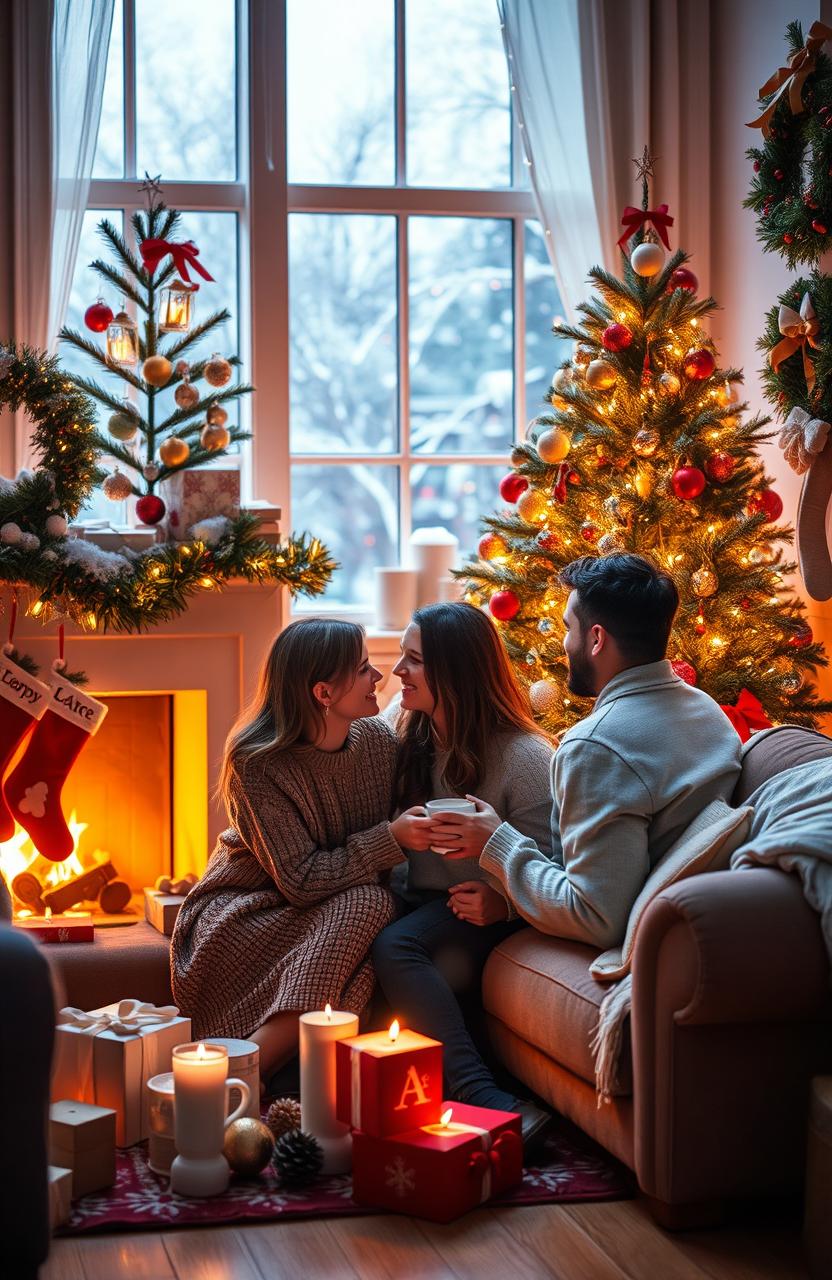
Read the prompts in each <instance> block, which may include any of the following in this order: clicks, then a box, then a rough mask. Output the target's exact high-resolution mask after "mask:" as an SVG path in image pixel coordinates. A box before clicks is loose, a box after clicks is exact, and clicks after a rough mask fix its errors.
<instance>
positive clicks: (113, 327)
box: [107, 311, 139, 365]
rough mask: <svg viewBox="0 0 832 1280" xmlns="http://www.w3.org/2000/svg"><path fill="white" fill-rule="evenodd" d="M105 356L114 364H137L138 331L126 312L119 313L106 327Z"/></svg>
mask: <svg viewBox="0 0 832 1280" xmlns="http://www.w3.org/2000/svg"><path fill="white" fill-rule="evenodd" d="M107 356H108V358H109V359H110V360H112V361H113V363H114V364H121V365H135V364H138V362H139V331H138V327H137V325H136V322H135V321H134V320H131V319H130V317H129V315H128V314H127V312H126V311H119V312H118V314H117V315H115V316H113V318H112V320H111V321H110V323H109V324H108V325H107Z"/></svg>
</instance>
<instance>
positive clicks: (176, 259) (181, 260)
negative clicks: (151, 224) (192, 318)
mask: <svg viewBox="0 0 832 1280" xmlns="http://www.w3.org/2000/svg"><path fill="white" fill-rule="evenodd" d="M139 253H140V254H141V255H142V262H143V263H144V266H145V270H146V271H149V272H150V274H151V275H153V272H154V271H155V270H156V268H157V267H158V265H159V263H160V262H161V261H162V259H163V258H166V257H167V255H168V254H170V256H171V257H172V258H173V265H174V266H175V268H176V270H177V272H178V273H179V275H180V276H181V277H182V279H183V280H184V281H185V283H186V284H191V283H192V281H191V277H190V276H189V275H188V267H189V266H191V267H193V269H194V271H198V272H199V274H200V275H201V276H202V278H203V280H210V281H213V279H214V277H213V276H211V275H209V274H208V272H207V271H206V270H205V268H204V267H203V265H202V263H201V262H200V261H199V249H197V247H196V245H195V244H194V242H193V240H184V241H183V242H182V243H181V244H175V243H174V242H173V241H172V240H160V239H158V238H156V237H152V238H151V239H150V240H142V242H141V244H140V245H139ZM193 287H194V288H195V289H198V288H199V285H198V284H194V285H193Z"/></svg>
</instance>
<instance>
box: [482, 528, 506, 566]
mask: <svg viewBox="0 0 832 1280" xmlns="http://www.w3.org/2000/svg"><path fill="white" fill-rule="evenodd" d="M477 550H478V552H479V554H480V557H481V558H482V559H483V560H507V559H508V555H509V549H508V545H507V544H506V543H505V542H504V541H503V539H502V538H501V537H500V535H499V534H498V533H486V534H484V535H483V537H481V538H480V541H479V546H478V548H477Z"/></svg>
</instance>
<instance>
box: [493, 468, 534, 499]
mask: <svg viewBox="0 0 832 1280" xmlns="http://www.w3.org/2000/svg"><path fill="white" fill-rule="evenodd" d="M528 487H529V482H528V480H527V479H526V477H525V476H519V475H518V474H517V472H516V471H510V472H509V474H508V475H507V476H503V478H502V480H501V481H500V497H501V498H503V500H504V501H505V502H516V501H517V499H518V498H519V497H520V494H521V493H525V492H526V490H527V489H528Z"/></svg>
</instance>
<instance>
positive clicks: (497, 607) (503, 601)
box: [488, 591, 520, 622]
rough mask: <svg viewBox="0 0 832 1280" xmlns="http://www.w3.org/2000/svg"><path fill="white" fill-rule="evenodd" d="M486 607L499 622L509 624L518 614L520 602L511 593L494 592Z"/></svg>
mask: <svg viewBox="0 0 832 1280" xmlns="http://www.w3.org/2000/svg"><path fill="white" fill-rule="evenodd" d="M488 607H489V609H490V610H491V613H492V615H493V616H494V617H495V618H497V620H498V621H499V622H510V621H511V619H512V618H516V617H517V614H518V613H519V612H520V600H519V597H518V596H516V595H515V594H514V592H513V591H495V592H494V594H493V596H492V597H491V599H490V600H489V602H488Z"/></svg>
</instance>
